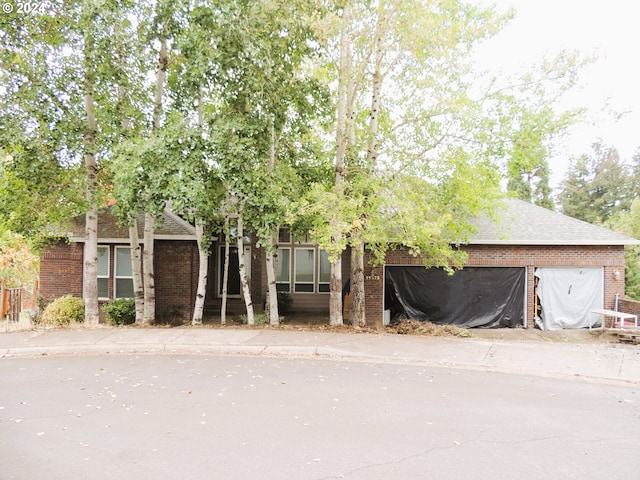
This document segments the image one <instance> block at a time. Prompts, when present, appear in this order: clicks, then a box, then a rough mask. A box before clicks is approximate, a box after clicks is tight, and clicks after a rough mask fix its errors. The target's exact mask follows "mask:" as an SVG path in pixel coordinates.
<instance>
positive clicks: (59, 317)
mask: <svg viewBox="0 0 640 480" xmlns="http://www.w3.org/2000/svg"><path fill="white" fill-rule="evenodd" d="M40 322H41V323H44V324H47V325H69V324H70V323H82V322H84V300H83V299H81V298H78V297H74V296H73V295H65V296H64V297H60V298H57V299H55V300H54V301H53V302H51V303H50V304H49V305H47V307H46V308H45V309H44V312H42V317H41V318H40Z"/></svg>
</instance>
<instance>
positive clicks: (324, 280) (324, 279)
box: [318, 250, 331, 293]
mask: <svg viewBox="0 0 640 480" xmlns="http://www.w3.org/2000/svg"><path fill="white" fill-rule="evenodd" d="M319 257H320V258H319V259H318V263H319V265H318V292H320V293H328V292H330V291H331V288H330V285H329V282H330V280H331V263H330V262H329V254H328V253H327V252H325V251H324V250H320V254H319Z"/></svg>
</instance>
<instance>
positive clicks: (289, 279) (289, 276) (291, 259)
mask: <svg viewBox="0 0 640 480" xmlns="http://www.w3.org/2000/svg"><path fill="white" fill-rule="evenodd" d="M282 250H286V251H288V252H289V271H288V279H287V281H286V282H285V281H279V280H278V278H277V275H278V272H277V270H276V290H278V291H279V292H288V293H290V292H291V287H292V286H293V285H292V284H293V282H292V281H291V277H292V275H291V270H292V268H291V267H292V266H293V258H291V250H292V249H291V247H278V265H280V251H282ZM278 285H289V286H288V287H287V289H286V290H281V289H279V288H278Z"/></svg>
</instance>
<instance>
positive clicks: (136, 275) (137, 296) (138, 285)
mask: <svg viewBox="0 0 640 480" xmlns="http://www.w3.org/2000/svg"><path fill="white" fill-rule="evenodd" d="M129 243H130V245H131V272H132V274H133V298H134V301H135V304H136V323H137V324H141V323H144V285H143V283H142V253H141V251H140V238H139V236H138V219H137V218H134V219H133V225H132V226H131V227H129Z"/></svg>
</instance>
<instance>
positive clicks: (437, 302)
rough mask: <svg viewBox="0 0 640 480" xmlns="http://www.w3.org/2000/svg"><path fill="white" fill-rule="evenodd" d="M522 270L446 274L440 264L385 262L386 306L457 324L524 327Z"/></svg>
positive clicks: (399, 314) (398, 314)
mask: <svg viewBox="0 0 640 480" xmlns="http://www.w3.org/2000/svg"><path fill="white" fill-rule="evenodd" d="M524 286H525V269H524V268H511V267H467V268H464V269H462V270H458V271H456V272H455V273H454V274H453V275H448V274H447V273H446V272H445V271H444V270H443V269H440V268H429V269H427V268H424V267H422V266H387V267H386V268H385V307H384V308H385V310H391V319H392V320H397V319H399V318H408V319H413V320H421V321H430V322H432V323H436V324H440V325H446V324H450V325H457V326H459V327H466V328H472V327H481V328H503V327H516V326H519V325H520V326H522V325H524Z"/></svg>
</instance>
